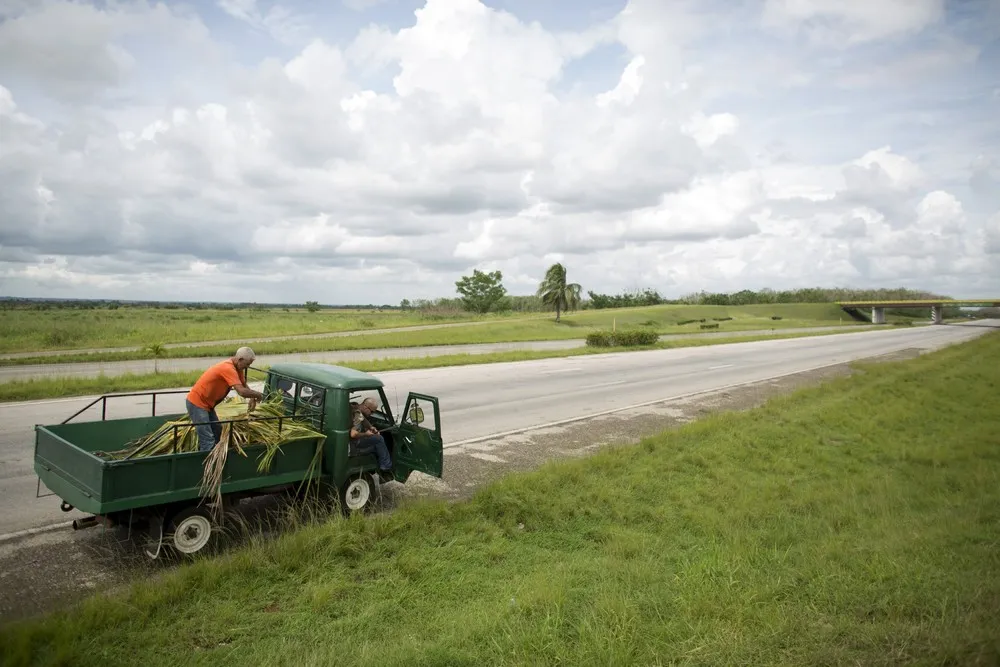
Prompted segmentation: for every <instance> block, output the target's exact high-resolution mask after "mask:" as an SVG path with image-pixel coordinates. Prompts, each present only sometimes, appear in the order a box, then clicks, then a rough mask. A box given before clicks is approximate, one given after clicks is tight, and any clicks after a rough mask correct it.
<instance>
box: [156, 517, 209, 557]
mask: <svg viewBox="0 0 1000 667" xmlns="http://www.w3.org/2000/svg"><path fill="white" fill-rule="evenodd" d="M214 533H215V522H213V521H212V515H211V514H209V512H208V510H207V509H205V508H204V507H188V508H186V509H183V510H181V511H180V512H178V513H177V514H175V515H174V516H173V517H171V519H170V527H169V528H168V529H167V531H166V534H167V535H169V537H170V546H171V547H172V548H173V549H174V551H177V552H178V553H181V554H184V555H185V556H191V555H194V554H196V553H198V552H199V551H202V550H203V549H205V548H206V547H207V546H208V545H209V544H211V542H212V538H213V537H214Z"/></svg>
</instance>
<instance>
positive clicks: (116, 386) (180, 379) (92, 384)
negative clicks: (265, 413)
mask: <svg viewBox="0 0 1000 667" xmlns="http://www.w3.org/2000/svg"><path fill="white" fill-rule="evenodd" d="M861 331H863V329H858V331H857V332H854V331H846V332H845V331H829V332H827V331H816V332H800V333H789V334H781V333H776V334H774V335H764V336H738V337H737V336H734V337H732V338H697V337H692V338H682V339H678V340H669V341H661V342H659V343H657V344H655V345H650V346H643V347H617V348H594V347H580V348H572V349H567V350H514V351H510V352H495V353H489V354H445V355H434V356H426V357H409V358H403V357H400V358H388V359H375V360H372V361H350V362H344V363H342V364H340V365H342V366H348V367H350V368H356V369H358V370H361V371H366V372H369V373H377V372H381V371H398V370H410V369H417V368H442V367H447V366H466V365H469V364H495V363H508V362H512V361H530V360H533V359H554V358H558V357H576V356H580V355H589V354H609V353H612V352H641V351H644V350H665V349H672V348H680V347H703V346H706V345H724V344H728V343H749V342H753V341H756V340H777V339H784V338H806V337H812V336H829V335H834V334H838V333H839V334H842V333H860V332H861ZM207 365H208V364H207V363H206V366H207ZM255 368H259V369H260V370H262V371H264V370H266V369H267V368H268V367H267V366H266V365H261V366H259V367H257V366H255ZM201 373H202V371H201V370H198V371H179V372H161V373H138V374H131V373H128V374H123V375H112V376H97V377H89V378H88V377H62V378H60V377H52V378H38V379H30V380H11V381H9V382H0V404H2V403H4V402H10V401H33V400H38V399H44V398H64V397H68V396H89V395H94V394H107V393H111V392H127V391H146V390H151V389H169V388H174V387H190V386H191V385H193V384H194V383H195V382H196V381H197V380H198V376H199V375H201ZM261 378H262V376H261V375H255V374H253V373H251V377H250V379H251V381H252V380H254V379H258V380H259V379H261Z"/></svg>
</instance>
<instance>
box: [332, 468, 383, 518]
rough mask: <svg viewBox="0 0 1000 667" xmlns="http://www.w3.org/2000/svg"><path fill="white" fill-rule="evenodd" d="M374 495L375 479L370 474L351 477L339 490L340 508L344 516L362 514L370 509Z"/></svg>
mask: <svg viewBox="0 0 1000 667" xmlns="http://www.w3.org/2000/svg"><path fill="white" fill-rule="evenodd" d="M374 494H375V478H374V477H372V475H371V473H362V474H360V475H358V476H356V477H352V478H350V479H348V480H347V481H346V482H344V486H343V487H341V489H340V508H341V510H342V511H343V513H344V514H346V515H350V514H355V513H360V512H364V511H365V510H367V509H368V508H369V507H371V505H372V497H373V496H374Z"/></svg>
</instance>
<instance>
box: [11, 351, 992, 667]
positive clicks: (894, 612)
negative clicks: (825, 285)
mask: <svg viewBox="0 0 1000 667" xmlns="http://www.w3.org/2000/svg"><path fill="white" fill-rule="evenodd" d="M997 359H1000V336H998V335H997V334H990V335H987V336H984V337H983V338H982V339H980V340H977V341H974V342H971V343H967V344H963V345H958V346H953V347H951V348H947V349H945V350H942V351H938V352H935V353H931V354H928V355H926V356H923V357H920V358H918V359H915V360H910V361H906V362H897V363H892V364H880V365H874V364H871V365H861V366H859V370H860V372H859V373H857V374H856V375H855V376H854V377H850V378H843V379H839V380H835V381H832V382H829V383H827V384H825V385H822V386H820V387H817V388H812V389H807V390H802V391H799V392H796V393H795V394H792V395H789V396H785V397H782V398H778V399H774V400H772V401H770V402H769V403H767V404H765V405H764V406H763V407H761V408H757V409H753V410H749V411H746V412H742V413H724V414H719V415H715V416H711V417H708V418H705V419H703V420H701V421H698V422H695V423H693V424H689V425H686V426H683V427H681V428H679V429H676V430H674V431H670V432H666V433H664V434H662V435H659V436H657V437H653V438H648V439H645V440H643V441H642V442H641V443H639V444H638V445H634V446H619V447H614V448H610V449H607V450H604V451H602V452H600V453H598V454H595V455H593V456H590V457H588V458H585V459H579V460H572V461H561V462H556V463H551V464H548V465H546V466H544V467H543V468H542V469H540V470H537V471H535V472H531V473H523V474H512V475H509V476H508V477H506V478H504V479H503V480H502V481H500V482H497V483H494V484H491V485H490V486H488V487H486V488H485V489H483V490H482V491H480V492H479V493H478V494H477V495H476V496H475V497H474V498H473V499H472V500H471V501H469V502H460V503H449V502H445V501H425V502H420V503H407V504H405V505H404V506H403V507H401V508H399V509H398V510H396V511H395V512H393V513H391V514H385V515H379V516H371V517H368V518H366V519H361V520H354V519H352V520H336V521H331V522H329V523H328V524H326V525H323V526H321V527H318V528H307V529H303V530H300V531H296V532H293V533H289V534H286V535H284V536H283V537H281V538H279V539H277V540H275V541H273V542H263V541H262V542H259V543H256V544H254V545H253V546H252V547H250V548H247V549H244V550H240V551H237V552H233V553H230V554H228V555H226V556H224V557H222V558H219V559H215V560H210V561H205V562H200V563H196V564H194V565H192V566H189V567H183V568H180V569H178V570H177V571H176V572H173V573H170V574H167V575H165V576H163V577H159V578H158V579H157V580H155V581H143V582H140V583H137V584H135V585H134V586H132V587H131V589H130V590H129V591H128V592H127V593H125V594H120V595H107V596H95V597H94V598H92V599H89V600H88V601H86V602H85V603H84V604H82V605H80V606H79V607H78V608H76V609H73V610H67V611H66V612H63V613H58V614H54V615H51V616H49V617H47V618H43V619H38V620H35V621H30V622H24V623H18V624H12V625H9V626H7V627H5V628H3V629H2V630H0V651H2V653H0V662H3V663H4V664H7V665H12V666H14V665H24V664H60V663H61V664H73V665H80V666H81V667H83V666H86V665H101V666H104V665H110V664H143V665H150V666H152V665H170V664H173V663H175V662H176V659H177V656H178V655H185V656H188V658H189V659H193V660H196V661H201V662H203V663H204V664H213V665H244V664H274V665H298V664H331V663H333V662H338V663H340V662H346V663H350V664H361V665H382V664H390V665H392V664H404V663H406V664H491V665H506V664H511V665H513V664H567V665H569V664H678V663H684V664H693V665H719V664H753V665H772V664H810V665H813V664H866V665H889V664H893V665H894V664H956V665H957V664H961V665H988V664H989V665H992V664H997V662H998V661H1000V640H998V634H997V632H996V617H997V610H998V609H1000V556H998V552H997V549H996V544H997V542H998V540H1000V484H998V481H1000V449H998V447H997V440H996V433H997V432H1000V412H998V411H997V410H996V395H997V390H998V388H1000V381H998V378H997V376H996V374H995V372H994V370H993V369H994V368H995V366H996V363H995V362H996V360H997ZM445 475H446V478H447V475H448V472H447V464H446V472H445ZM386 637H391V639H390V640H387V639H386ZM345 647H349V650H345Z"/></svg>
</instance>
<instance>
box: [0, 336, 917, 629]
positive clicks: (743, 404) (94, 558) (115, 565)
mask: <svg viewBox="0 0 1000 667" xmlns="http://www.w3.org/2000/svg"><path fill="white" fill-rule="evenodd" d="M921 352H922V350H919V349H913V350H904V351H901V352H898V353H894V354H890V355H885V356H883V357H878V358H873V359H869V360H867V361H896V360H899V359H906V358H911V357H913V356H917V355H918V354H920V353H921ZM852 372H853V371H852V369H851V367H850V365H848V364H842V365H838V366H831V367H828V368H824V369H819V370H816V371H808V372H805V373H798V374H795V375H789V376H786V377H783V378H778V379H775V380H767V381H763V382H758V383H754V384H749V385H744V386H742V387H738V388H733V389H727V390H724V391H719V392H713V393H710V394H702V395H699V396H692V397H689V398H684V399H677V400H672V401H665V402H663V403H657V404H654V405H649V406H644V407H640V408H633V409H629V410H623V411H621V412H617V413H614V414H610V415H604V416H600V417H593V418H590V419H585V420H582V421H579V422H574V423H571V424H566V425H562V426H554V427H548V428H539V429H537V430H532V431H527V432H525V433H521V434H516V435H510V436H506V437H501V438H497V439H495V440H486V441H482V442H476V443H469V444H466V445H462V446H459V447H454V448H448V449H446V450H445V470H444V477H443V479H437V478H434V477H430V476H427V475H423V474H420V473H414V474H413V475H412V476H411V477H410V481H409V482H408V483H407V484H405V485H401V484H388V485H385V486H382V487H381V488H380V489H379V494H378V498H377V505H378V507H379V509H380V510H381V511H392V509H393V508H395V507H397V506H398V505H399V503H400V502H402V501H404V500H405V499H407V498H424V497H426V498H447V499H452V500H460V499H463V498H468V497H469V496H471V495H472V494H473V493H474V492H475V491H476V490H477V489H478V488H480V487H481V486H483V485H484V484H489V483H490V482H493V481H495V480H497V479H499V478H501V477H503V476H504V475H506V474H509V473H511V472H516V471H525V470H532V469H534V468H537V467H538V466H539V465H542V464H544V463H546V462H548V461H552V460H555V459H564V458H572V457H581V456H586V455H588V454H590V453H592V452H594V451H596V450H598V449H601V448H605V447H614V446H621V445H626V444H632V443H635V442H638V441H640V440H641V439H642V438H644V437H648V436H652V435H655V434H657V433H660V432H662V431H664V430H667V429H671V428H677V427H679V426H681V425H683V424H686V423H689V422H691V421H694V420H696V419H699V418H700V417H703V416H705V415H708V414H712V413H717V412H723V411H734V410H746V409H750V408H753V407H756V406H759V405H761V404H763V403H764V402H765V401H767V400H768V399H770V398H772V397H774V396H777V395H780V394H785V393H788V392H790V391H794V390H796V389H799V388H802V387H806V386H811V385H816V384H818V383H821V382H824V381H826V380H830V379H833V378H837V377H844V376H846V375H849V374H851V373H852ZM126 537H127V536H126V535H124V534H123V533H119V532H116V531H114V530H104V529H102V528H91V529H88V530H86V531H80V532H78V533H77V532H74V531H71V530H68V529H63V530H60V531H56V532H52V533H42V534H39V535H34V536H31V537H26V538H24V539H22V540H17V541H14V542H9V543H4V544H0V621H2V622H9V621H11V620H14V619H18V618H24V617H28V616H33V615H36V614H40V613H45V612H48V611H51V610H54V609H58V608H61V607H64V606H66V605H69V604H72V603H74V602H76V601H78V600H80V599H82V598H84V597H87V596H89V595H90V594H92V593H94V592H97V591H109V590H113V589H115V588H117V587H118V586H120V585H123V584H126V583H128V582H129V581H130V580H132V579H135V578H137V577H148V576H151V575H153V574H155V573H156V572H158V571H163V570H164V569H166V568H169V567H171V565H168V564H161V563H154V562H150V561H148V560H145V558H144V556H142V554H141V552H140V551H139V550H138V548H136V547H134V546H129V544H128V543H127V542H126Z"/></svg>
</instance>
